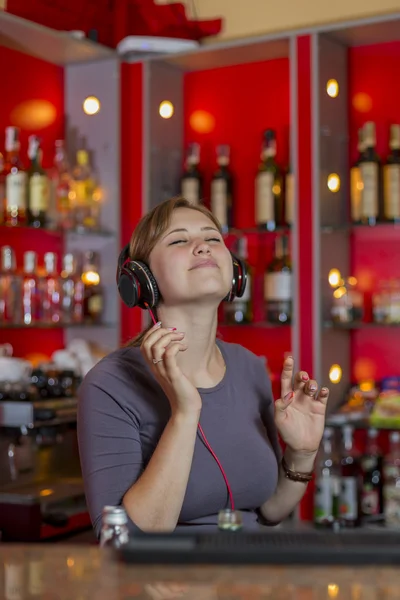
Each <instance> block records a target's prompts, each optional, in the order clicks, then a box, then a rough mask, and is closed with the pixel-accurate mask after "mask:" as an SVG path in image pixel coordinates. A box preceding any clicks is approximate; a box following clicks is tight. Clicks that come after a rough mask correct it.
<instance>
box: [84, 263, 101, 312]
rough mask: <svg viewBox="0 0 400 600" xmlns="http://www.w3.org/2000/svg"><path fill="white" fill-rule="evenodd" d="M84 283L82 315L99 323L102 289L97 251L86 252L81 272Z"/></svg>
mask: <svg viewBox="0 0 400 600" xmlns="http://www.w3.org/2000/svg"><path fill="white" fill-rule="evenodd" d="M82 281H83V283H84V285H85V289H84V298H83V316H84V320H85V321H86V322H89V323H99V322H100V321H101V318H102V315H103V304H104V301H103V289H102V287H101V285H100V274H99V258H98V254H97V252H92V251H89V252H86V253H85V255H84V264H83V272H82Z"/></svg>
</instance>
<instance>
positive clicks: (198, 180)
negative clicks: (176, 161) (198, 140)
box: [181, 144, 203, 204]
mask: <svg viewBox="0 0 400 600" xmlns="http://www.w3.org/2000/svg"><path fill="white" fill-rule="evenodd" d="M199 163H200V146H199V144H189V147H188V150H187V154H186V161H185V169H184V172H183V175H182V177H181V195H182V196H183V197H184V198H186V200H188V201H189V202H191V203H192V204H200V202H201V200H202V197H203V178H202V175H201V173H200V171H199V168H198V167H199Z"/></svg>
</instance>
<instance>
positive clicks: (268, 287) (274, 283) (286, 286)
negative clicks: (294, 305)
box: [264, 273, 292, 301]
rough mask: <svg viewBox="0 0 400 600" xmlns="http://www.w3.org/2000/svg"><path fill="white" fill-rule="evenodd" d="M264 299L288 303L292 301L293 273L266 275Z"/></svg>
mask: <svg viewBox="0 0 400 600" xmlns="http://www.w3.org/2000/svg"><path fill="white" fill-rule="evenodd" d="M264 299H265V300H280V301H286V300H291V299H292V274H291V273H266V274H265V277H264Z"/></svg>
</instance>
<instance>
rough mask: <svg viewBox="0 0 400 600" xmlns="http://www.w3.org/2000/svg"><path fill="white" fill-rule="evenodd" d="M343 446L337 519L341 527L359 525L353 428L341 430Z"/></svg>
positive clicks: (357, 459) (358, 481)
mask: <svg viewBox="0 0 400 600" xmlns="http://www.w3.org/2000/svg"><path fill="white" fill-rule="evenodd" d="M342 434H343V444H342V453H341V461H340V462H341V489H340V509H339V515H340V516H339V518H340V522H341V525H342V526H343V527H357V526H359V525H360V516H361V515H360V491H361V482H362V475H361V465H360V455H359V453H358V451H357V450H356V448H355V447H354V443H353V428H352V426H351V425H345V426H344V427H343V429H342Z"/></svg>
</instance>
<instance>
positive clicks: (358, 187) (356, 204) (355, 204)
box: [350, 128, 365, 223]
mask: <svg viewBox="0 0 400 600" xmlns="http://www.w3.org/2000/svg"><path fill="white" fill-rule="evenodd" d="M357 148H358V158H357V160H356V162H355V163H354V164H353V166H352V167H351V169H350V215H351V220H352V222H353V223H361V209H362V193H363V187H364V185H363V181H362V177H361V169H360V163H361V162H362V160H363V157H364V150H365V144H364V131H363V129H362V128H360V129H359V130H358V146H357Z"/></svg>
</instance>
